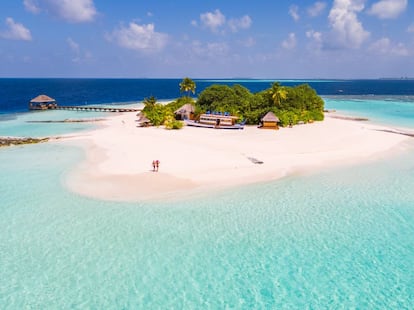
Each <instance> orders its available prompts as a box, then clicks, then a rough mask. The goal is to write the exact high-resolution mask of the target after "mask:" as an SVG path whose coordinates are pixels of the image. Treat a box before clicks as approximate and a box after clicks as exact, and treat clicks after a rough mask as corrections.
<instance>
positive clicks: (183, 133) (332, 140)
mask: <svg viewBox="0 0 414 310" xmlns="http://www.w3.org/2000/svg"><path fill="white" fill-rule="evenodd" d="M136 118H137V117H136V116H135V113H125V114H121V115H116V116H111V117H109V118H108V119H107V120H106V121H104V122H102V123H104V126H102V127H100V128H99V129H96V130H93V131H91V132H88V133H85V134H82V135H80V136H77V137H75V138H69V139H65V140H61V141H69V142H70V143H74V142H75V143H77V144H80V145H82V146H83V147H84V148H85V152H86V159H85V161H84V162H83V163H81V164H80V165H79V166H78V167H76V169H74V171H72V172H71V173H70V174H69V176H68V178H67V180H65V183H66V184H67V186H68V188H69V189H70V190H72V191H74V192H77V193H79V194H81V195H85V196H89V197H93V198H98V199H103V200H115V201H135V200H136V201H139V200H163V199H173V198H180V197H186V196H188V195H192V194H195V193H200V192H203V193H208V192H209V191H214V190H218V189H225V188H229V187H232V186H238V185H243V184H250V183H256V182H263V181H270V180H275V179H278V178H282V177H284V176H287V175H291V174H293V173H303V172H306V171H313V170H315V169H321V168H323V167H331V166H337V165H347V164H353V163H359V162H363V161H369V160H373V159H376V158H378V157H380V156H384V154H385V153H388V151H393V150H398V149H399V148H402V147H403V146H402V142H403V141H405V140H406V139H409V137H407V136H403V135H398V134H394V133H389V132H382V131H378V129H387V128H385V127H381V126H377V125H373V124H370V123H367V122H357V121H352V120H343V119H338V118H331V117H329V115H328V116H327V117H326V118H325V120H324V121H323V122H315V123H312V124H306V125H298V126H294V127H293V128H281V129H280V130H277V131H276V130H263V129H258V128H257V127H255V126H252V127H249V126H247V127H245V129H244V130H218V129H204V128H194V127H184V128H183V129H181V130H165V129H164V128H163V127H159V128H156V127H149V128H137V127H136V122H135V120H136ZM58 143H61V142H58ZM63 143H67V142H63ZM155 159H158V160H159V161H160V168H159V172H152V161H153V160H155ZM253 159H257V160H259V161H262V162H263V163H262V164H257V163H254V162H253V161H254V160H253Z"/></svg>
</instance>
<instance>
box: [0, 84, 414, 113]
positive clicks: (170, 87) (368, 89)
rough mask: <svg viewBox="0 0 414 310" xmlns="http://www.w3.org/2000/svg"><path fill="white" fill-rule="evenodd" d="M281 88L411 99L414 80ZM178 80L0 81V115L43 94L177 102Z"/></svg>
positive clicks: (77, 99) (78, 99)
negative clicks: (307, 87) (311, 88)
mask: <svg viewBox="0 0 414 310" xmlns="http://www.w3.org/2000/svg"><path fill="white" fill-rule="evenodd" d="M194 81H195V82H196V85H197V88H196V94H195V96H197V94H199V93H200V92H201V91H202V90H204V89H205V88H206V87H208V86H210V85H212V84H226V85H233V84H240V85H243V86H245V87H246V88H248V89H249V90H250V91H252V92H258V91H262V90H264V89H267V88H269V87H270V85H271V84H272V83H273V82H274V81H275V80H246V79H240V80H237V79H236V80H234V79H232V80H230V79H216V80H214V79H208V80H207V79H205V80H203V79H195V80H194ZM278 81H280V82H281V84H282V85H286V86H294V85H298V84H302V83H307V84H309V85H310V86H311V87H313V88H314V89H315V90H316V91H317V93H318V94H319V95H321V96H327V95H346V96H349V95H352V96H360V95H368V96H373V95H391V96H413V95H414V80H278ZM180 82H181V79H5V78H3V79H0V114H8V113H13V112H25V111H27V106H28V102H29V101H30V100H31V99H33V98H34V97H36V96H37V95H40V94H46V95H48V96H50V97H52V98H54V99H56V101H57V102H58V104H60V105H85V104H89V105H91V104H118V103H125V102H137V101H142V100H143V99H144V98H146V97H149V96H154V97H156V98H157V99H159V100H166V99H174V98H178V97H179V96H180V95H181V94H180V91H179V83H180Z"/></svg>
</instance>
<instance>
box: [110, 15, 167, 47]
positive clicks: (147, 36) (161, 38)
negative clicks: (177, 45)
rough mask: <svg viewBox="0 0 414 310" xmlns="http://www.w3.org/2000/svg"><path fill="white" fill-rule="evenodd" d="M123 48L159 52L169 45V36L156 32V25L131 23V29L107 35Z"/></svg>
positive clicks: (115, 31) (120, 29)
mask: <svg viewBox="0 0 414 310" xmlns="http://www.w3.org/2000/svg"><path fill="white" fill-rule="evenodd" d="M107 38H108V40H110V41H114V42H115V43H116V44H118V45H119V46H121V47H124V48H128V49H132V50H136V51H144V52H145V51H158V50H162V49H163V48H164V46H165V45H166V44H167V41H168V35H167V34H165V33H161V32H156V31H155V26H154V24H147V25H138V24H136V23H134V22H131V23H129V27H120V28H119V29H115V30H114V31H113V32H112V33H111V34H109V35H107Z"/></svg>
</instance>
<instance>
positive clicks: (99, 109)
mask: <svg viewBox="0 0 414 310" xmlns="http://www.w3.org/2000/svg"><path fill="white" fill-rule="evenodd" d="M50 110H69V111H90V112H115V113H120V112H139V111H142V109H138V108H117V107H111V108H108V107H97V106H95V107H91V106H57V107H54V108H50Z"/></svg>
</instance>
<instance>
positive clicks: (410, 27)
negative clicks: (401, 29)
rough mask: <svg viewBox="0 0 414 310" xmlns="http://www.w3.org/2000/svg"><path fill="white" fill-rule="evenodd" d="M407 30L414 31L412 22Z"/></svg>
mask: <svg viewBox="0 0 414 310" xmlns="http://www.w3.org/2000/svg"><path fill="white" fill-rule="evenodd" d="M407 32H411V33H414V24H411V25H410V26H408V28H407Z"/></svg>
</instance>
